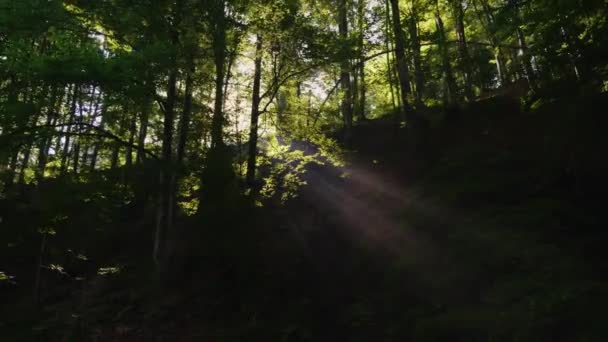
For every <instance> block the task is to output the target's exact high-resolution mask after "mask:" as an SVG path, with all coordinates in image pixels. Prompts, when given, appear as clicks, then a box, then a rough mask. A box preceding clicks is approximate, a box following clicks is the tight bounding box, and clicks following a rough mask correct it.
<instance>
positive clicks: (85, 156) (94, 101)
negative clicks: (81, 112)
mask: <svg viewBox="0 0 608 342" xmlns="http://www.w3.org/2000/svg"><path fill="white" fill-rule="evenodd" d="M100 102H101V90H99V91H97V89H96V88H93V91H92V95H91V101H90V102H89V105H88V108H87V116H88V118H87V119H88V122H87V123H88V124H89V125H91V126H93V125H95V120H97V118H98V116H97V112H98V110H99V104H100ZM86 130H87V132H91V131H92V129H91V128H90V127H87V128H86ZM82 149H83V152H82V161H81V164H82V165H83V166H82V168H84V167H85V166H88V162H89V158H90V155H89V150H90V149H91V143H90V142H89V143H85V144H83V147H82Z"/></svg>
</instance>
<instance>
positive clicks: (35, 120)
mask: <svg viewBox="0 0 608 342" xmlns="http://www.w3.org/2000/svg"><path fill="white" fill-rule="evenodd" d="M47 92H48V89H47V88H46V87H45V89H44V91H43V92H42V94H40V97H41V100H40V103H39V104H38V106H37V108H36V110H35V112H34V115H33V116H32V120H31V121H30V125H31V126H36V125H38V119H39V118H40V114H41V111H42V108H43V107H44V103H45V102H46V100H47V99H46V96H47ZM31 97H32V99H31V100H32V101H33V97H34V93H32V96H31ZM33 145H34V137H30V139H29V141H28V143H27V145H26V146H25V149H24V151H23V159H22V162H21V170H20V171H19V181H18V183H19V185H21V186H23V185H24V184H25V172H26V170H27V168H28V167H29V163H30V157H31V155H32V147H33Z"/></svg>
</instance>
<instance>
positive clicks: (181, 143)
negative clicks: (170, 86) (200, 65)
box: [176, 61, 195, 164]
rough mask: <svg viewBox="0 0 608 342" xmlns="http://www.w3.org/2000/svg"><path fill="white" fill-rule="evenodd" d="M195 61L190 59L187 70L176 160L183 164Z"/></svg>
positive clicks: (190, 111) (190, 110)
mask: <svg viewBox="0 0 608 342" xmlns="http://www.w3.org/2000/svg"><path fill="white" fill-rule="evenodd" d="M194 68H195V67H194V62H193V61H190V66H189V67H188V70H187V71H186V86H185V90H184V108H183V111H182V116H181V118H180V122H179V138H178V142H177V153H176V160H177V163H178V164H182V163H183V160H184V156H185V151H186V142H187V141H188V127H189V126H190V116H191V114H192V83H193V77H194V71H195V69H194Z"/></svg>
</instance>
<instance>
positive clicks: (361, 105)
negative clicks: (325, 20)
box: [355, 0, 367, 120]
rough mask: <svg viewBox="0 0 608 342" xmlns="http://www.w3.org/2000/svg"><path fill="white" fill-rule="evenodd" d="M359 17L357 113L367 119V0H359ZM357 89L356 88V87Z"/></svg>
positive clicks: (361, 118)
mask: <svg viewBox="0 0 608 342" xmlns="http://www.w3.org/2000/svg"><path fill="white" fill-rule="evenodd" d="M357 17H358V24H359V42H358V43H359V65H358V69H359V80H358V81H359V96H358V100H359V102H358V103H357V109H358V110H357V115H358V117H359V119H360V120H365V119H366V116H365V101H366V98H365V97H366V95H367V94H366V93H367V85H366V83H365V51H364V50H365V26H366V25H365V0H359V3H358V7H357ZM355 91H357V90H356V88H355Z"/></svg>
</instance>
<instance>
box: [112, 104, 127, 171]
mask: <svg viewBox="0 0 608 342" xmlns="http://www.w3.org/2000/svg"><path fill="white" fill-rule="evenodd" d="M123 112H127V109H126V108H123ZM125 115H126V114H125V113H123V116H122V118H121V119H120V122H119V126H118V136H119V137H122V136H123V135H124V134H125V130H126V129H127V127H126V126H127V124H128V123H127V118H125ZM121 148H122V145H121V144H119V143H118V142H114V146H113V147H112V155H111V157H110V169H112V170H115V169H117V168H118V166H119V165H118V162H119V157H120V149H121Z"/></svg>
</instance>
